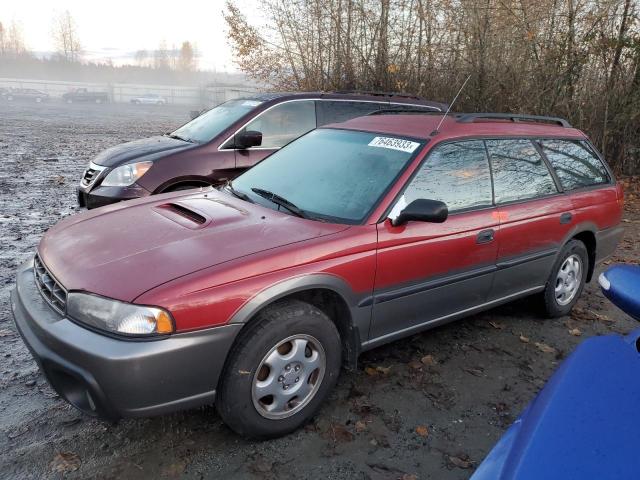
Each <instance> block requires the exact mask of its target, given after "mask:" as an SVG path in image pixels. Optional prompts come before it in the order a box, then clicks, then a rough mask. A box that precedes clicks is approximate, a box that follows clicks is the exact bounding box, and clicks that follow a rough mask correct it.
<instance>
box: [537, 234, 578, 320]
mask: <svg viewBox="0 0 640 480" xmlns="http://www.w3.org/2000/svg"><path fill="white" fill-rule="evenodd" d="M588 268H589V256H588V253H587V248H586V247H585V245H584V243H582V242H581V241H579V240H571V241H569V242H568V243H567V244H566V245H565V246H564V248H563V249H562V251H561V252H560V255H559V256H558V259H557V260H556V263H555V264H554V266H553V269H552V271H551V275H550V276H549V279H548V280H547V283H546V285H545V290H544V292H543V305H544V310H545V313H546V314H547V315H548V316H549V317H561V316H563V315H567V314H568V313H569V312H570V311H571V309H572V308H573V306H574V305H575V304H576V302H577V301H578V298H579V297H580V294H581V293H582V289H583V288H584V284H585V283H586V280H587V270H588Z"/></svg>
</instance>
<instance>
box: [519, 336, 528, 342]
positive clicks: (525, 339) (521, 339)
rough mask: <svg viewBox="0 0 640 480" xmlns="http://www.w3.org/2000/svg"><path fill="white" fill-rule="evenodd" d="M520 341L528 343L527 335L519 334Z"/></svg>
mask: <svg viewBox="0 0 640 480" xmlns="http://www.w3.org/2000/svg"><path fill="white" fill-rule="evenodd" d="M520 341H521V342H522V343H529V337H525V336H524V335H522V334H520Z"/></svg>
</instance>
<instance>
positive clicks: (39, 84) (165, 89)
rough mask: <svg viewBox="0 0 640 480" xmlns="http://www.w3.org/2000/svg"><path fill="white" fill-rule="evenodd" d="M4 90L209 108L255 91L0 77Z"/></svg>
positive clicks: (241, 88)
mask: <svg viewBox="0 0 640 480" xmlns="http://www.w3.org/2000/svg"><path fill="white" fill-rule="evenodd" d="M0 87H3V88H35V89H37V90H41V91H43V92H46V93H48V94H49V95H51V97H52V98H56V97H61V96H62V94H63V93H66V92H69V91H71V90H73V89H75V88H86V89H87V90H90V91H96V92H107V93H108V94H109V99H110V101H112V102H116V103H128V102H130V101H131V100H132V99H134V98H136V97H139V96H141V95H144V94H148V93H151V94H156V95H160V96H161V97H163V98H165V99H166V100H167V103H170V104H175V105H191V106H194V107H200V108H204V107H211V106H214V105H217V104H219V103H222V102H226V101H227V100H231V99H234V98H238V97H243V96H246V95H250V94H252V93H255V92H256V89H255V88H253V87H247V86H244V85H237V86H229V85H225V86H203V87H183V86H172V85H138V84H129V83H88V82H65V81H54V80H30V79H17V78H0Z"/></svg>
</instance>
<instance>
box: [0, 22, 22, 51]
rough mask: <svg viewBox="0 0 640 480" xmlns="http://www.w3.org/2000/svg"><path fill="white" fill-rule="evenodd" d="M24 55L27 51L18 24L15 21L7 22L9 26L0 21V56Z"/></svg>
mask: <svg viewBox="0 0 640 480" xmlns="http://www.w3.org/2000/svg"><path fill="white" fill-rule="evenodd" d="M25 55H29V52H28V50H27V47H26V45H25V43H24V38H23V35H22V29H21V28H20V26H19V25H18V24H17V23H16V22H15V21H12V22H11V23H10V24H9V28H6V27H5V26H4V25H3V24H2V23H0V56H3V57H6V58H18V57H22V56H25Z"/></svg>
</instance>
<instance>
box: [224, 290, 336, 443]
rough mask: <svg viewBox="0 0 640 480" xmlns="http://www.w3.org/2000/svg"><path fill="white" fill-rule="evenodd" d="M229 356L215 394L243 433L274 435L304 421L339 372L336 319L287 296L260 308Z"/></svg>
mask: <svg viewBox="0 0 640 480" xmlns="http://www.w3.org/2000/svg"><path fill="white" fill-rule="evenodd" d="M258 315H259V317H258V318H257V319H256V321H255V323H253V324H251V325H249V326H248V327H247V328H248V330H247V331H246V332H243V333H242V334H241V337H240V338H239V340H238V342H237V344H236V346H235V347H234V349H233V350H232V352H231V354H230V355H229V358H228V360H227V365H226V367H225V372H224V374H223V376H222V378H221V384H220V386H219V389H218V395H217V398H216V407H217V409H218V412H219V413H220V416H221V417H222V419H223V420H224V421H225V423H226V424H227V425H228V426H229V427H231V428H232V429H233V430H234V431H236V432H237V433H239V434H240V435H243V436H246V437H252V438H273V437H278V436H281V435H285V434H287V433H289V432H292V431H293V430H295V429H297V428H299V427H300V426H302V425H303V424H305V423H306V422H307V421H308V420H309V419H310V418H311V417H312V416H313V415H314V414H315V413H316V411H317V410H318V409H319V407H320V405H321V404H322V402H323V401H324V399H325V398H326V396H327V395H328V393H329V392H330V391H331V389H332V388H333V386H334V385H335V383H336V381H337V379H338V375H339V373H340V365H341V362H342V358H341V357H342V352H341V343H340V335H339V333H338V330H337V328H336V326H335V324H334V323H333V322H332V321H331V319H330V318H329V317H327V315H325V314H324V313H323V312H322V311H321V310H319V309H317V308H316V307H314V306H312V305H310V304H308V303H305V302H301V301H298V300H286V301H282V302H278V303H276V304H274V305H273V306H272V307H269V308H267V309H265V310H264V311H263V312H260V313H259V314H258Z"/></svg>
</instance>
